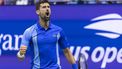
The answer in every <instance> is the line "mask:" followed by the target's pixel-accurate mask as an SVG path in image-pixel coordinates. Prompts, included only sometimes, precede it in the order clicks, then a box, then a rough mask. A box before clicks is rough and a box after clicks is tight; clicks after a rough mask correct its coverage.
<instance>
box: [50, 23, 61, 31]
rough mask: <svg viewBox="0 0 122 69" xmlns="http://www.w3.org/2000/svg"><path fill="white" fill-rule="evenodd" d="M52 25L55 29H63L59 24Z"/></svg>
mask: <svg viewBox="0 0 122 69" xmlns="http://www.w3.org/2000/svg"><path fill="white" fill-rule="evenodd" d="M52 27H53V28H55V29H58V30H62V28H61V27H60V26H58V25H55V24H52Z"/></svg>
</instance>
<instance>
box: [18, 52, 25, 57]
mask: <svg viewBox="0 0 122 69" xmlns="http://www.w3.org/2000/svg"><path fill="white" fill-rule="evenodd" d="M17 57H19V58H24V57H25V55H24V54H23V55H20V51H19V52H18V53H17Z"/></svg>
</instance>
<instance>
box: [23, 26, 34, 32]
mask: <svg viewBox="0 0 122 69" xmlns="http://www.w3.org/2000/svg"><path fill="white" fill-rule="evenodd" d="M35 29H36V24H34V25H32V26H30V27H28V28H27V29H26V30H25V32H32V31H34V30H35Z"/></svg>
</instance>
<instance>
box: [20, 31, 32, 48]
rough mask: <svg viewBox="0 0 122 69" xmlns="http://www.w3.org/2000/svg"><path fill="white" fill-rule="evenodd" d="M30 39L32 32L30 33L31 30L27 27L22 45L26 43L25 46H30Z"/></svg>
mask: <svg viewBox="0 0 122 69" xmlns="http://www.w3.org/2000/svg"><path fill="white" fill-rule="evenodd" d="M30 39H31V33H30V30H29V29H27V30H25V32H24V33H23V37H22V42H21V46H23V45H24V46H29V43H30Z"/></svg>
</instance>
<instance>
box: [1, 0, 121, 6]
mask: <svg viewBox="0 0 122 69" xmlns="http://www.w3.org/2000/svg"><path fill="white" fill-rule="evenodd" d="M37 1H39V0H0V5H34V4H35V3H36V2H37ZM49 1H50V2H51V4H122V0H49Z"/></svg>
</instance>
